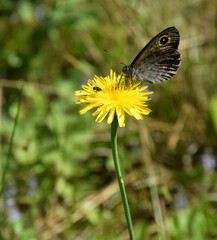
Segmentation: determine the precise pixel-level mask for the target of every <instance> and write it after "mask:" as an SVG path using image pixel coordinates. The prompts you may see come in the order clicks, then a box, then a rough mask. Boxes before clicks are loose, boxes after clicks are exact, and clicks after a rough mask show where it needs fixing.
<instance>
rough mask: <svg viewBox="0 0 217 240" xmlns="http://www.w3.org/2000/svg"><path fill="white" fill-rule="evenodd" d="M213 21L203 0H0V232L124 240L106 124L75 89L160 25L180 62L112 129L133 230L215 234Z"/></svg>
mask: <svg viewBox="0 0 217 240" xmlns="http://www.w3.org/2000/svg"><path fill="white" fill-rule="evenodd" d="M216 23H217V11H216V2H215V1H213V0H182V1H172V0H167V1H164V0H156V1H151V0H144V1H130V0H116V1H114V0H98V1H88V0H54V1H49V0H46V1H41V0H37V1H30V0H18V1H14V0H1V1H0V46H1V51H0V78H1V79H0V118H1V123H0V133H1V134H0V141H1V144H0V152H1V155H0V164H1V167H0V171H1V180H0V229H1V232H0V239H7V240H8V239H19V240H20V239H22V240H34V239H40V240H41V239H42V240H49V239H52V240H57V239H58V240H59V239H60V240H62V239H63V240H65V239H67V240H71V239H73V240H74V239H77V240H78V239H79V240H83V239H88V240H94V239H102V240H104V239H105V240H107V239H109V240H110V239H117V240H125V239H129V237H128V232H127V227H126V221H125V217H124V212H123V206H122V203H121V199H120V193H119V189H118V185H117V181H116V179H115V172H114V167H113V160H112V156H111V146H110V125H108V124H107V123H106V121H104V122H102V123H95V119H94V118H93V117H92V115H91V113H87V114H85V115H79V109H81V107H82V106H80V105H75V103H74V100H75V97H74V91H75V90H79V89H81V85H82V84H85V83H86V82H87V79H91V78H93V76H94V75H95V74H96V75H99V76H100V75H102V76H106V75H107V74H109V71H110V68H112V69H114V70H115V71H118V72H120V71H121V68H122V66H123V65H122V64H121V63H120V62H123V63H124V64H130V63H131V61H132V60H133V58H134V57H135V56H136V54H137V53H138V51H140V50H141V49H142V48H143V47H144V45H145V44H146V43H147V42H148V41H149V40H150V39H151V38H152V37H154V36H155V35H156V34H157V33H159V32H160V31H161V30H163V29H165V28H167V27H170V26H176V27H177V28H178V29H179V31H180V35H181V42H180V47H179V49H180V52H181V56H182V64H181V67H180V69H179V70H178V72H177V74H176V76H175V77H174V78H173V79H172V80H170V81H168V82H166V83H162V84H156V85H152V86H150V88H151V89H152V90H153V91H154V95H153V100H152V101H151V102H149V107H150V108H151V109H152V113H151V114H150V115H149V116H145V118H144V120H143V121H135V120H134V119H133V118H131V117H127V119H126V127H125V128H121V129H119V133H118V145H119V155H120V161H121V167H122V171H123V175H124V180H125V185H126V191H127V195H128V200H129V204H130V208H131V214H132V220H133V225H134V230H135V235H136V239H138V240H143V239H151V240H152V239H159V240H166V239H169V240H170V239H171V240H180V239H185V240H188V239H189V240H211V239H217V217H216V216H217V185H216V182H217V180H216V179H217V172H216V156H217V138H216V137H217V134H216V133H217V94H216V89H217V87H216V74H215V73H216V46H217V44H216V43H217V32H216ZM104 49H107V50H109V51H110V52H111V53H112V54H113V55H114V56H115V57H117V58H118V60H117V59H115V58H113V57H111V56H110V55H109V54H107V53H105V52H104Z"/></svg>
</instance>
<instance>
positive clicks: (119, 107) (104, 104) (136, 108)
mask: <svg viewBox="0 0 217 240" xmlns="http://www.w3.org/2000/svg"><path fill="white" fill-rule="evenodd" d="M147 88H148V86H142V84H141V82H136V81H131V82H128V83H127V82H126V81H125V77H124V75H123V74H120V75H118V76H116V73H115V72H114V73H113V71H112V70H111V71H110V75H108V76H107V77H104V78H103V77H97V76H95V77H94V78H93V80H88V83H87V85H82V89H83V90H80V91H75V95H76V103H77V104H80V103H87V104H88V105H87V106H85V107H84V108H83V109H81V110H80V114H84V113H86V112H87V111H89V110H90V109H92V108H97V109H96V111H95V112H94V113H93V114H92V115H93V116H97V115H98V116H97V118H96V122H101V121H103V119H104V118H105V117H106V116H107V114H108V119H107V122H108V124H111V123H112V121H113V119H114V116H115V114H116V115H117V119H118V123H119V126H120V127H125V112H126V113H127V114H129V115H130V116H134V117H135V118H136V119H137V120H142V119H143V117H142V114H143V115H148V114H149V113H150V112H151V110H150V109H149V108H147V104H146V102H147V101H149V100H151V98H148V95H150V94H152V93H153V92H145V91H144V90H145V89H147Z"/></svg>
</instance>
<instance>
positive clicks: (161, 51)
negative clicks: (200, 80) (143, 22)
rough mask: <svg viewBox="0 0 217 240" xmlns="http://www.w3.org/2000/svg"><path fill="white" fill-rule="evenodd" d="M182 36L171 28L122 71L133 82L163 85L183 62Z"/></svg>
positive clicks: (160, 34)
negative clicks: (181, 53)
mask: <svg viewBox="0 0 217 240" xmlns="http://www.w3.org/2000/svg"><path fill="white" fill-rule="evenodd" d="M179 40H180V35H179V31H178V30H177V29H176V28H175V27H169V28H167V29H165V30H163V31H162V32H160V33H159V34H158V35H156V36H155V37H154V38H152V40H151V41H150V42H149V43H148V44H147V45H146V46H145V47H144V48H143V49H142V50H141V51H140V52H139V54H138V55H137V56H136V57H135V59H134V60H133V62H132V63H131V64H130V65H129V66H124V67H123V69H122V71H123V73H124V75H125V76H126V77H129V78H131V79H132V80H139V81H148V82H151V83H161V82H164V81H167V80H169V79H170V78H171V77H173V76H174V75H175V74H176V72H177V70H178V68H179V66H180V62H181V58H180V53H179V52H178V46H179Z"/></svg>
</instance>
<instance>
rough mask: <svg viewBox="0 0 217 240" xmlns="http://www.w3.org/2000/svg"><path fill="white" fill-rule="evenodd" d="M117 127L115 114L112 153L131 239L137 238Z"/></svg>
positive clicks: (112, 131)
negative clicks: (121, 165) (125, 181)
mask: <svg viewBox="0 0 217 240" xmlns="http://www.w3.org/2000/svg"><path fill="white" fill-rule="evenodd" d="M117 129H118V120H117V116H116V115H115V117H114V120H113V122H112V126H111V145H112V154H113V159H114V165H115V172H116V176H117V179H118V184H119V188H120V192H121V198H122V202H123V205H124V212H125V216H126V220H127V225H128V231H129V235H130V240H135V237H134V233H133V225H132V221H131V216H130V209H129V205H128V201H127V195H126V191H125V187H124V180H123V178H122V174H121V169H120V165H119V159H118V149H117Z"/></svg>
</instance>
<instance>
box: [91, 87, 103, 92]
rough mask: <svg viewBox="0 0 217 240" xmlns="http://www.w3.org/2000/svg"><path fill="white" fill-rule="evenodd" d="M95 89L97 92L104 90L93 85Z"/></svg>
mask: <svg viewBox="0 0 217 240" xmlns="http://www.w3.org/2000/svg"><path fill="white" fill-rule="evenodd" d="M93 90H94V91H97V92H100V91H102V89H101V88H99V87H93Z"/></svg>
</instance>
